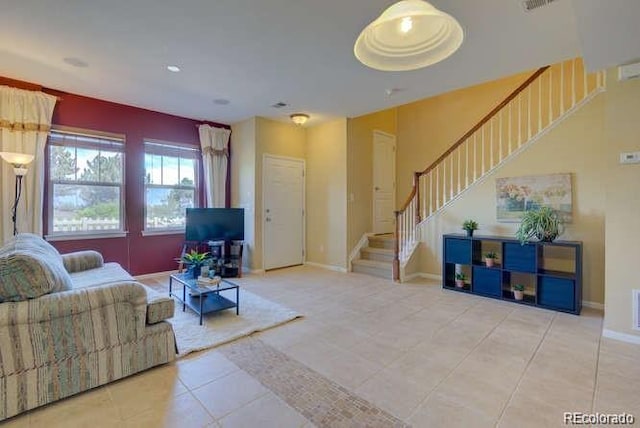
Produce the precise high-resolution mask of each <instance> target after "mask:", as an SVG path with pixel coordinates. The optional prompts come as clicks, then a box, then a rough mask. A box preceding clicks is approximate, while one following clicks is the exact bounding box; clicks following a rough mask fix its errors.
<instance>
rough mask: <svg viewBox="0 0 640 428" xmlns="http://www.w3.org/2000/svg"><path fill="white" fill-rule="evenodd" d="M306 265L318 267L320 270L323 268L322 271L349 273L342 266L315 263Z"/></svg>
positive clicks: (306, 263)
mask: <svg viewBox="0 0 640 428" xmlns="http://www.w3.org/2000/svg"><path fill="white" fill-rule="evenodd" d="M304 264H305V265H306V266H313V267H318V268H322V269H328V270H332V271H334V272H342V273H347V268H344V267H342V266H334V265H323V264H322V263H314V262H304Z"/></svg>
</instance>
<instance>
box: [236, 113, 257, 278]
mask: <svg viewBox="0 0 640 428" xmlns="http://www.w3.org/2000/svg"><path fill="white" fill-rule="evenodd" d="M231 132H232V137H231V159H230V162H231V183H232V184H231V206H232V207H235V208H244V241H245V246H244V250H243V264H244V265H245V266H247V267H249V268H250V269H257V267H256V266H255V263H254V253H255V224H254V218H255V214H254V213H255V195H256V181H255V178H256V176H255V174H256V170H255V159H256V119H255V118H251V119H249V120H245V121H244V122H240V123H237V124H234V125H233V126H232V127H231Z"/></svg>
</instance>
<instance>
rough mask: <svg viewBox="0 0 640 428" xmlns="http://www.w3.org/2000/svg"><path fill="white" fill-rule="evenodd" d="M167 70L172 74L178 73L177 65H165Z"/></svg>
mask: <svg viewBox="0 0 640 428" xmlns="http://www.w3.org/2000/svg"><path fill="white" fill-rule="evenodd" d="M167 70H169V71H170V72H172V73H178V72H179V71H180V67H178V66H177V65H167Z"/></svg>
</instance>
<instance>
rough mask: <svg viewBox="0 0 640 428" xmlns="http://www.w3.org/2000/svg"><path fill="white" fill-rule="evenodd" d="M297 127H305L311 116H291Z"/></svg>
mask: <svg viewBox="0 0 640 428" xmlns="http://www.w3.org/2000/svg"><path fill="white" fill-rule="evenodd" d="M289 117H290V118H291V120H292V121H293V123H295V124H296V125H300V126H302V125H304V124H305V123H306V122H307V120H309V115H308V114H304V113H294V114H292V115H291V116H289Z"/></svg>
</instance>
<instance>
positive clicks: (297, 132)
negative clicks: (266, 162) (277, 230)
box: [253, 117, 306, 269]
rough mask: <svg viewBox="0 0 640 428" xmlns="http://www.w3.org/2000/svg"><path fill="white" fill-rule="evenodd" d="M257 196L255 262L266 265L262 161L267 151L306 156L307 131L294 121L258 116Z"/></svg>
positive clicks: (277, 154)
mask: <svg viewBox="0 0 640 428" xmlns="http://www.w3.org/2000/svg"><path fill="white" fill-rule="evenodd" d="M255 129H256V131H255V132H256V134H255V141H256V170H255V171H256V172H255V174H256V175H255V181H256V198H255V207H256V209H255V252H254V257H253V260H254V265H255V266H256V269H263V264H262V162H263V159H264V155H265V154H270V155H276V156H286V157H292V158H298V159H304V158H305V146H306V130H305V128H303V127H301V126H297V125H294V124H293V123H285V122H277V121H274V120H269V119H265V118H263V117H256V128H255Z"/></svg>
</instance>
